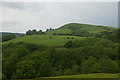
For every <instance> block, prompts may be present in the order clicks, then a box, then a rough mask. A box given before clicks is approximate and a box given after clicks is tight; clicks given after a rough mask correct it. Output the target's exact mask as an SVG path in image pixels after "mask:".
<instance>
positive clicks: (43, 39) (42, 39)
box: [4, 35, 84, 46]
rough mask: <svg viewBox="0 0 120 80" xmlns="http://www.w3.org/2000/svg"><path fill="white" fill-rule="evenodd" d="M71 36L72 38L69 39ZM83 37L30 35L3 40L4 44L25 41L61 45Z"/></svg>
mask: <svg viewBox="0 0 120 80" xmlns="http://www.w3.org/2000/svg"><path fill="white" fill-rule="evenodd" d="M50 37H52V38H50ZM67 37H69V38H70V39H67ZM72 37H73V38H74V39H71V38H72ZM83 38H84V37H77V36H54V35H52V36H51V35H31V36H24V37H19V38H15V39H13V40H10V41H8V42H5V43H4V44H6V43H9V42H27V43H35V44H41V45H47V46H63V45H64V44H65V42H67V41H70V40H77V39H83Z"/></svg>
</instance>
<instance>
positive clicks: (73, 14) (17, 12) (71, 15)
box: [0, 2, 118, 33]
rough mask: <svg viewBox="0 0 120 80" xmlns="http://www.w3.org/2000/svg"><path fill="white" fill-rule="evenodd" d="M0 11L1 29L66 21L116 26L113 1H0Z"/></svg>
mask: <svg viewBox="0 0 120 80" xmlns="http://www.w3.org/2000/svg"><path fill="white" fill-rule="evenodd" d="M0 10H2V13H0V15H2V19H0V26H2V29H0V31H2V32H15V33H25V32H26V31H27V30H30V29H36V30H46V29H47V28H54V29H55V28H58V27H60V26H62V25H65V24H68V23H83V24H93V25H103V26H111V27H118V3H117V2H2V6H0ZM1 23H2V24H1Z"/></svg>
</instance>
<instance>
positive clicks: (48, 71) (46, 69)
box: [38, 60, 52, 77]
mask: <svg viewBox="0 0 120 80" xmlns="http://www.w3.org/2000/svg"><path fill="white" fill-rule="evenodd" d="M51 75H52V67H51V64H50V62H49V61H47V60H46V61H45V62H43V63H42V64H41V65H40V66H39V70H38V77H47V76H51Z"/></svg>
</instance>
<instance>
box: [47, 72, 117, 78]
mask: <svg viewBox="0 0 120 80" xmlns="http://www.w3.org/2000/svg"><path fill="white" fill-rule="evenodd" d="M45 78H118V74H111V73H96V74H80V75H66V76H57V77H45Z"/></svg>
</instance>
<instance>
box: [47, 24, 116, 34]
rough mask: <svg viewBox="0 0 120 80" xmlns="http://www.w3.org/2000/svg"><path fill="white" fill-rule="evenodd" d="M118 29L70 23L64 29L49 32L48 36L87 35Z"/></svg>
mask: <svg viewBox="0 0 120 80" xmlns="http://www.w3.org/2000/svg"><path fill="white" fill-rule="evenodd" d="M114 29H116V28H113V27H108V26H98V25H90V24H79V23H70V24H66V25H63V26H62V27H60V28H58V29H55V30H50V31H47V32H46V33H47V34H54V33H63V34H74V35H82V34H83V35H85V34H86V35H87V34H88V33H90V34H96V33H100V32H102V31H112V30H114Z"/></svg>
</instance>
